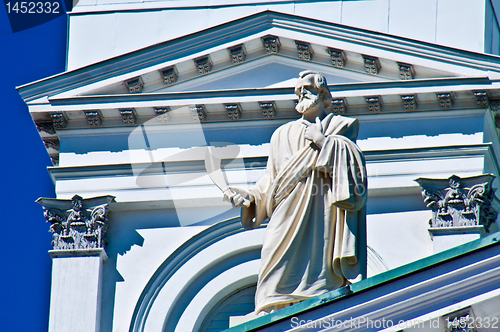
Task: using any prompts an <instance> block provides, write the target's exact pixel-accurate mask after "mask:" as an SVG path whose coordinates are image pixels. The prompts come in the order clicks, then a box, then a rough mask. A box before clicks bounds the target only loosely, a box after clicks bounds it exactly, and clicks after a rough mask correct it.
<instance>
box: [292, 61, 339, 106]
mask: <svg viewBox="0 0 500 332" xmlns="http://www.w3.org/2000/svg"><path fill="white" fill-rule="evenodd" d="M295 94H296V95H297V96H298V97H299V102H298V104H297V106H296V107H295V109H296V110H297V112H299V113H301V114H302V113H304V112H308V111H313V110H314V111H316V110H317V109H318V108H323V110H324V109H325V108H327V107H328V106H329V105H330V103H331V101H332V96H331V95H330V90H329V89H328V85H327V84H326V78H325V76H323V75H322V74H320V73H316V72H313V71H310V70H308V71H303V72H301V73H300V74H299V79H298V81H297V84H296V85H295Z"/></svg>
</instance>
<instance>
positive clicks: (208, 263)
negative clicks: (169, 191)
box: [129, 218, 265, 332]
mask: <svg viewBox="0 0 500 332" xmlns="http://www.w3.org/2000/svg"><path fill="white" fill-rule="evenodd" d="M264 227H265V226H264ZM264 227H260V228H258V229H256V230H252V231H246V230H245V229H243V228H242V227H241V224H240V219H239V218H232V219H229V220H226V221H222V222H219V223H217V224H215V225H213V226H210V227H208V228H207V229H205V230H203V231H201V232H200V233H198V234H197V235H195V236H193V237H192V238H190V239H189V240H188V241H186V242H185V243H184V244H182V245H181V246H180V247H179V248H178V249H177V250H176V251H175V252H174V253H172V254H171V255H170V256H169V257H168V258H167V259H166V260H165V261H164V262H163V263H162V264H161V265H160V267H159V268H158V269H157V270H156V272H155V273H154V274H153V276H152V277H151V279H150V280H149V282H148V283H147V284H146V286H145V288H144V290H143V291H142V293H141V296H140V297H139V300H138V302H137V304H136V307H135V310H134V313H133V316H132V321H131V325H130V329H129V331H130V332H142V331H159V330H162V329H163V330H164V331H174V330H175V326H176V325H177V322H179V321H180V320H181V318H183V316H184V315H185V314H186V315H188V313H187V312H186V308H187V307H188V306H189V304H190V302H191V301H192V300H193V299H194V298H195V297H196V296H197V295H198V294H203V293H204V292H206V290H204V287H205V286H206V285H208V284H210V282H212V286H213V285H214V283H218V284H219V285H220V288H219V289H212V290H211V292H212V293H213V295H214V296H215V298H214V301H216V300H217V298H219V300H220V299H221V298H223V297H224V296H225V295H227V294H229V293H228V292H230V291H231V290H232V289H233V288H234V290H235V289H237V288H238V287H244V286H245V285H246V284H247V282H248V283H252V282H255V280H256V274H257V272H258V264H257V263H255V261H257V262H258V261H259V259H260V249H261V247H262V238H263V233H264ZM247 262H248V263H249V265H246V263H247ZM249 266H251V267H252V268H249ZM242 267H246V268H242ZM226 272H227V273H226ZM223 277H225V278H226V279H224V282H225V283H224V282H222V280H223V279H220V278H223ZM231 278H233V279H231ZM254 279H255V280H254ZM222 285H223V286H222ZM228 287H229V288H228ZM200 292H201V293H200ZM207 294H208V293H207ZM201 296H202V295H199V296H198V298H197V301H200V297H201ZM211 299H212V298H204V299H203V300H201V301H202V302H200V303H206V304H205V306H206V305H208V304H209V303H210V300H211ZM199 312H200V313H201V314H203V313H204V312H205V314H208V311H206V310H205V311H204V310H203V309H201V310H199ZM188 316H189V315H188ZM188 316H184V318H183V319H185V318H186V317H188ZM191 317H193V316H191ZM198 318H200V319H202V320H203V318H204V317H201V316H200V317H194V319H193V322H194V321H196V320H197V319H198Z"/></svg>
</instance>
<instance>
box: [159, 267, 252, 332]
mask: <svg viewBox="0 0 500 332" xmlns="http://www.w3.org/2000/svg"><path fill="white" fill-rule="evenodd" d="M259 267H260V259H256V260H253V261H250V262H246V263H243V264H240V265H238V266H235V267H233V268H232V269H230V270H228V271H226V272H224V273H223V274H221V275H220V276H218V277H217V278H215V279H213V280H212V281H210V282H209V283H208V284H206V285H205V287H203V289H202V290H201V291H200V292H199V293H198V294H197V296H196V297H195V298H194V299H193V301H191V303H190V305H189V306H188V308H187V309H186V310H185V312H188V313H189V314H190V315H192V316H191V317H187V316H184V315H183V316H182V317H181V319H180V320H179V324H178V325H177V328H176V330H175V331H176V332H182V331H198V330H199V328H200V326H201V324H202V323H203V321H204V320H205V318H206V317H207V316H208V315H209V313H210V311H211V310H212V309H213V308H214V307H215V306H216V305H217V304H218V303H220V302H221V301H223V300H224V299H225V298H226V297H228V296H229V295H231V294H232V293H235V292H236V291H238V290H240V289H243V288H246V287H248V286H250V285H255V284H256V283H257V278H258V275H257V273H255V274H249V273H248V272H249V271H258V270H259ZM231 279H233V280H234V282H233V283H231V284H226V285H223V286H222V285H221V283H225V282H226V281H227V280H231ZM221 286H222V288H221ZM224 286H225V287H224ZM204 299H209V300H208V301H203V300H204ZM192 317H194V319H192ZM164 331H167V330H165V329H164Z"/></svg>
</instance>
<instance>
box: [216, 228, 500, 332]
mask: <svg viewBox="0 0 500 332" xmlns="http://www.w3.org/2000/svg"><path fill="white" fill-rule="evenodd" d="M498 244H500V232H496V233H493V234H491V235H488V236H486V237H484V238H481V239H478V240H475V241H471V242H468V243H465V244H463V245H461V246H458V247H454V248H451V249H448V250H446V251H443V252H440V253H437V254H434V255H431V256H428V257H425V258H422V259H419V260H417V261H415V262H412V263H409V264H406V265H403V266H400V267H397V268H395V269H392V270H389V271H386V272H383V273H380V274H377V275H375V276H373V277H370V278H368V279H364V280H361V281H359V282H357V283H354V284H352V285H350V286H346V287H343V288H339V289H336V290H334V291H331V292H328V293H326V294H323V295H320V296H317V297H315V298H312V299H309V300H306V301H304V302H300V303H297V304H295V305H293V306H291V307H288V308H285V309H282V310H279V311H277V312H274V313H271V314H268V315H265V316H262V317H258V318H255V319H253V320H251V321H248V322H246V323H243V324H240V325H237V326H234V327H232V328H230V329H228V330H226V331H230V332H240V331H241V332H244V331H252V330H255V329H258V328H263V327H265V326H266V325H269V324H271V323H273V322H277V321H280V320H283V319H290V317H293V316H295V315H297V314H299V313H302V312H306V311H309V310H314V309H315V308H316V307H319V306H321V305H325V304H328V303H331V302H333V301H337V300H339V299H341V298H344V297H346V296H349V295H352V294H356V293H359V292H362V291H365V290H367V289H370V288H375V287H377V286H380V285H382V284H385V283H388V282H391V281H393V280H396V279H399V278H402V277H404V276H407V275H410V274H414V273H416V272H419V271H422V270H424V269H427V268H431V267H433V266H436V265H439V264H441V263H444V262H446V261H449V260H452V259H454V258H458V257H460V256H464V255H467V254H469V253H471V252H474V251H478V250H481V249H484V248H487V247H490V246H494V245H498Z"/></svg>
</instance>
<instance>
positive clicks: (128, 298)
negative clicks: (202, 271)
mask: <svg viewBox="0 0 500 332" xmlns="http://www.w3.org/2000/svg"><path fill="white" fill-rule="evenodd" d="M206 227H207V226H199V227H171V228H155V229H141V230H138V233H139V234H140V235H141V236H142V237H143V238H144V242H143V244H142V246H138V245H135V246H133V247H132V248H131V250H130V251H128V252H126V253H123V254H120V255H118V256H117V258H116V269H117V271H118V272H119V273H120V275H121V276H122V278H123V280H124V281H123V282H118V283H116V295H115V306H114V310H113V331H128V330H129V328H130V319H131V317H132V314H133V312H134V309H135V306H136V304H137V301H138V299H139V296H140V295H141V292H142V291H143V289H144V287H145V286H146V284H147V283H148V281H149V279H150V278H151V276H152V275H153V274H154V272H155V271H156V270H157V269H158V267H159V266H160V264H161V263H162V262H163V261H164V260H165V259H166V258H167V257H168V256H169V255H170V254H171V253H172V252H174V250H175V249H177V248H178V247H179V246H180V245H181V244H182V243H184V242H185V241H186V240H188V239H189V238H191V237H192V236H194V235H195V234H197V233H199V232H201V231H202V230H204V229H206ZM108 282H109V281H108Z"/></svg>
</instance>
